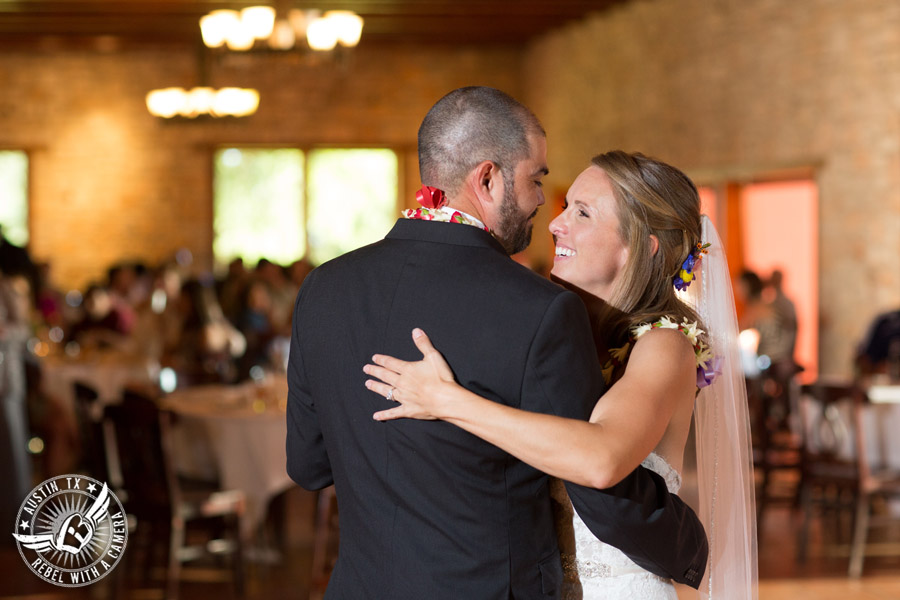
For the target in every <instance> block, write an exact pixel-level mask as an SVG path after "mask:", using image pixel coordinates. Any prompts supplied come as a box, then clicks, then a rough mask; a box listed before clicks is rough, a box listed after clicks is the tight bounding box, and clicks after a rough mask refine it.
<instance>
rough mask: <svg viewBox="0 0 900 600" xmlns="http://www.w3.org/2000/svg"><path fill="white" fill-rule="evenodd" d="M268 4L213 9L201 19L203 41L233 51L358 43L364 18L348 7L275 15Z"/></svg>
mask: <svg viewBox="0 0 900 600" xmlns="http://www.w3.org/2000/svg"><path fill="white" fill-rule="evenodd" d="M276 16H277V15H276V12H275V9H274V8H273V7H271V6H249V7H247V8H244V9H242V10H240V11H237V10H228V9H223V10H214V11H212V12H211V13H209V14H207V15H205V16H204V17H202V18H201V19H200V32H201V34H202V36H203V43H204V44H205V45H206V46H207V47H209V48H220V47H222V46H224V47H226V48H228V49H229V50H234V51H246V50H251V49H254V48H256V47H260V46H261V47H267V48H269V49H271V50H290V49H292V48H295V47H296V46H297V44H298V40H304V39H305V40H306V45H308V46H309V48H310V49H312V50H317V51H327V50H332V49H334V47H335V46H337V45H338V44H340V45H341V46H345V47H348V48H352V47H354V46H356V45H357V44H358V43H359V38H360V36H361V35H362V28H363V19H362V17H360V16H359V15H357V14H356V13H354V12H352V11H349V10H330V11H327V12H325V13H324V14H322V11H320V10H299V9H291V10H290V11H288V12H287V14H286V15H285V16H284V17H283V18H276Z"/></svg>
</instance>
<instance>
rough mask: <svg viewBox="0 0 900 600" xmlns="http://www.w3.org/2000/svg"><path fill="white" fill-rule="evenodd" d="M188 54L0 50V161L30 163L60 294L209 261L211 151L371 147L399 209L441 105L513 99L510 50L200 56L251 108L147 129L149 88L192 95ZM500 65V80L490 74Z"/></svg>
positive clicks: (36, 207)
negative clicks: (142, 268)
mask: <svg viewBox="0 0 900 600" xmlns="http://www.w3.org/2000/svg"><path fill="white" fill-rule="evenodd" d="M197 56H198V55H197V53H196V51H195V50H194V49H177V48H175V49H171V48H170V49H161V48H137V49H124V50H123V49H120V50H114V49H112V48H107V49H105V50H89V49H72V48H59V49H49V50H41V51H27V52H26V51H10V50H6V51H0V148H24V149H27V150H28V151H29V153H30V159H31V191H30V211H31V212H30V232H31V249H32V251H33V253H34V255H35V256H36V257H37V258H38V259H40V260H49V261H51V262H52V264H53V270H54V278H55V280H56V281H57V283H58V284H60V285H62V286H64V287H67V288H68V287H81V286H84V285H85V284H86V283H87V282H89V281H91V280H93V279H97V278H101V277H102V276H103V274H104V273H105V269H106V268H107V267H108V266H109V265H111V264H112V263H114V262H116V261H118V260H122V259H143V260H145V261H148V262H149V263H151V264H153V263H156V262H158V261H160V260H162V259H165V258H168V257H170V256H171V255H172V254H173V253H174V251H175V250H176V249H178V248H180V247H186V248H189V249H190V250H191V251H192V252H193V254H194V257H195V260H196V262H197V264H198V265H199V267H200V268H209V266H210V265H211V262H212V256H211V253H212V249H211V246H212V209H211V205H212V199H211V198H212V190H211V169H212V162H211V157H212V152H213V149H214V148H215V146H217V145H221V144H285V145H301V146H309V145H315V144H338V145H340V144H347V145H354V144H363V145H365V144H371V145H386V146H390V147H394V148H396V149H397V150H398V151H400V153H401V163H400V164H401V170H402V174H401V182H402V183H401V193H400V196H401V199H400V200H399V202H400V203H401V204H403V203H405V202H407V196H410V195H411V194H412V192H410V191H409V190H415V189H416V187H417V182H418V180H419V176H418V166H417V163H416V160H415V145H416V131H417V129H418V126H419V123H420V122H421V119H422V117H423V116H424V115H425V113H426V112H427V110H428V108H429V107H430V106H431V105H432V104H433V103H434V102H435V101H436V100H437V99H438V98H440V97H441V96H442V95H443V94H445V93H446V92H448V91H450V90H452V89H454V88H456V87H459V86H462V85H472V84H484V85H493V86H496V87H500V88H502V89H505V90H508V91H510V92H511V93H513V94H516V93H518V91H519V90H518V82H519V73H518V69H517V64H518V60H519V52H518V51H515V50H510V49H479V50H474V49H465V48H464V49H449V48H433V49H427V48H420V47H412V46H408V47H378V46H366V45H365V44H361V45H360V46H359V47H358V48H357V49H356V50H355V51H353V52H352V53H348V54H347V55H345V56H343V60H322V59H315V58H314V57H312V56H307V57H302V56H300V55H297V54H291V55H281V56H277V55H271V54H269V55H255V56H249V55H230V56H228V55H213V56H211V57H208V58H207V60H206V63H205V66H204V68H205V70H206V72H207V78H208V79H207V82H208V83H209V84H210V85H213V86H217V87H219V86H226V85H238V86H243V87H255V88H257V89H259V91H260V95H261V101H260V108H259V110H258V112H257V113H256V114H255V115H253V116H252V117H249V118H245V119H233V120H230V121H214V120H209V121H203V122H187V121H181V122H172V121H164V120H161V119H157V118H154V117H152V116H151V115H150V114H149V113H148V112H147V109H146V107H145V103H144V96H145V94H146V93H147V92H148V91H149V90H151V89H154V88H159V87H169V86H181V87H186V88H190V87H193V86H195V85H199V84H200V83H201V81H200V71H201V65H200V63H199V61H198V59H197ZM498 66H502V67H503V68H502V69H500V68H497V67H498Z"/></svg>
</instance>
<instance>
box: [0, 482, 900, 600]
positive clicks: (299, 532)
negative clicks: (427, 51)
mask: <svg viewBox="0 0 900 600" xmlns="http://www.w3.org/2000/svg"><path fill="white" fill-rule="evenodd" d="M285 500H286V503H285V506H286V507H287V514H286V519H285V521H286V535H285V540H286V542H285V544H284V546H283V548H282V552H281V556H280V560H279V561H277V562H267V561H265V560H263V561H260V560H254V561H250V562H249V565H248V585H247V591H246V595H245V598H247V599H248V600H263V599H265V600H269V599H276V600H277V599H282V598H284V599H295V600H307V599H309V598H310V590H309V584H310V570H311V566H312V539H313V536H312V522H313V517H314V511H315V496H314V495H313V494H310V493H308V492H305V491H303V490H300V489H292V490H290V491H289V492H288V493H287V495H286V497H285ZM848 525H849V524H848V523H844V524H843V527H842V529H843V530H844V533H846V530H847V529H848ZM799 526H800V518H799V515H797V514H796V513H795V512H794V511H792V510H791V509H790V508H787V507H781V508H773V509H770V510H769V511H768V513H767V514H766V515H765V520H764V523H763V527H762V530H761V531H762V535H761V537H760V552H759V572H760V586H759V598H760V600H888V599H891V600H900V558H887V557H880V558H879V557H875V558H867V559H866V563H865V573H864V576H863V578H862V579H860V580H857V581H851V580H848V579H847V577H846V572H847V558H846V557H842V556H837V555H832V553H830V552H829V551H828V548H830V547H831V546H830V545H829V544H826V540H828V539H830V534H829V531H832V530H835V531H837V530H838V529H839V528H837V527H836V524H835V523H823V522H821V520H817V521H816V522H814V523H813V527H812V528H811V535H810V546H809V558H808V560H807V562H806V563H805V564H803V565H800V564H797V561H796V560H795V556H796V537H797V536H796V534H797V531H798V528H799ZM835 535H836V534H835ZM888 535H889V536H890V537H891V538H892V539H893V540H894V541H900V530H897V531H893V532H889V533H888ZM263 542H264V543H265V540H263ZM0 543H5V542H4V541H3V540H0ZM123 567H125V565H124V564H122V565H120V566H119V568H123ZM114 574H115V573H114ZM153 575H157V576H161V575H162V573H161V572H160V573H156V574H153ZM107 579H111V578H107ZM107 579H104V580H102V581H100V582H98V583H96V584H94V585H91V586H88V587H86V588H71V589H64V588H59V587H56V586H53V585H51V584H48V583H45V582H42V581H40V580H38V578H37V577H36V576H35V575H33V574H32V573H31V572H30V571H29V570H28V568H27V567H26V566H25V564H24V563H23V562H22V559H21V557H20V556H19V555H18V552H17V551H16V550H15V549H14V548H13V547H9V546H8V545H6V546H3V547H0V598H4V599H10V598H22V599H23V600H24V599H28V600H87V599H90V600H94V599H96V600H103V599H107V598H109V599H112V598H116V597H118V598H125V599H133V600H145V599H146V600H159V599H161V598H162V597H163V594H162V591H161V583H159V584H157V585H153V584H151V585H146V586H144V587H143V588H139V589H127V590H126V591H125V592H124V593H121V594H119V595H118V596H116V595H115V594H114V593H113V585H112V581H107ZM152 579H153V577H151V580H152ZM157 581H158V582H159V581H161V577H157ZM128 587H134V586H133V585H131V584H129V585H128ZM180 589H181V598H182V599H183V600H195V599H196V600H206V599H214V600H232V599H234V600H237V595H236V594H235V592H234V589H233V586H232V584H231V583H230V582H229V581H223V580H221V578H219V577H217V576H216V575H215V572H213V571H210V570H208V569H206V570H204V569H191V570H189V571H187V572H186V577H185V579H184V580H183V582H182V584H181V588H180ZM679 597H680V598H681V599H682V600H683V599H686V598H692V597H696V595H693V596H692V595H690V594H687V593H684V594H679ZM461 600H462V599H461ZM465 600H468V599H465ZM722 600H727V598H723V599H722Z"/></svg>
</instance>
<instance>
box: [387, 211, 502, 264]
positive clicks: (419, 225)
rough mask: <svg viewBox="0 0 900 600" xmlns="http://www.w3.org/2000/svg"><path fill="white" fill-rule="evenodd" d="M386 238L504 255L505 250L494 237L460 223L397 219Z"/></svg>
mask: <svg viewBox="0 0 900 600" xmlns="http://www.w3.org/2000/svg"><path fill="white" fill-rule="evenodd" d="M386 238H387V239H393V240H413V241H419V242H434V243H438V244H452V245H456V246H475V247H480V248H490V249H492V250H496V251H497V252H500V253H502V254H503V255H504V256H505V255H506V250H504V249H503V246H501V245H500V242H498V241H497V240H495V239H494V236H492V235H491V234H489V233H488V232H486V231H484V230H483V229H479V228H478V227H472V226H471V225H463V224H461V223H443V222H439V221H422V220H419V219H398V220H397V222H396V223H395V224H394V227H393V228H392V229H391V230H390V232H388V234H387V236H386Z"/></svg>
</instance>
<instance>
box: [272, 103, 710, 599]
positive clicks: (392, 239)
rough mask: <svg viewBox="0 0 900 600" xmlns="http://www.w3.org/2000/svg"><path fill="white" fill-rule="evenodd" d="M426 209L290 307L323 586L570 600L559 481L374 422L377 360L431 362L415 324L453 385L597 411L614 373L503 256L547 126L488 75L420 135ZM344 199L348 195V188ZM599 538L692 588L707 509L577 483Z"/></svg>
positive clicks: (294, 385)
mask: <svg viewBox="0 0 900 600" xmlns="http://www.w3.org/2000/svg"><path fill="white" fill-rule="evenodd" d="M419 163H420V171H421V175H422V180H423V183H425V184H426V186H427V187H423V190H422V191H421V193H420V197H421V201H422V203H423V208H421V209H418V210H411V211H406V213H405V214H404V217H405V218H403V219H400V220H398V221H397V223H396V224H395V226H394V227H393V229H392V230H391V231H390V232H389V233H388V235H387V236H386V237H385V239H384V240H382V241H380V242H377V243H375V244H372V245H370V246H367V247H364V248H361V249H359V250H357V251H355V252H351V253H349V254H346V255H344V256H342V257H340V258H338V259H335V260H333V261H330V262H328V263H326V264H324V265H322V266H320V267H319V268H317V269H316V270H314V271H313V272H312V273H311V274H310V275H309V276H308V277H307V279H306V280H305V282H304V284H303V287H302V289H301V291H300V294H299V295H298V298H297V303H296V307H295V311H294V320H293V332H292V340H291V352H290V362H289V367H288V382H289V397H288V414H287V421H288V423H287V424H288V438H287V468H288V472H289V474H290V475H291V477H292V478H293V479H294V480H295V481H297V482H298V483H299V484H300V485H302V486H303V487H306V488H307V489H319V488H322V487H325V486H327V485H330V484H332V483H334V485H335V489H336V493H337V497H338V503H339V507H340V518H341V540H340V552H339V557H338V561H337V564H336V566H335V569H334V571H333V573H332V576H331V580H330V583H329V587H328V591H327V593H326V597H327V598H354V599H356V598H373V599H378V600H383V599H385V598H390V599H392V600H393V599H406V598H409V599H416V600H418V599H420V598H425V597H427V598H434V599H442V598H446V599H448V600H457V599H459V598H479V599H480V598H484V599H495V598H496V599H498V600H506V599H508V598H517V599H518V598H535V599H536V598H558V597H560V593H561V589H562V580H563V572H562V571H563V569H562V564H561V560H560V555H559V550H558V546H557V537H556V531H555V527H554V516H553V511H552V504H551V497H550V492H549V488H550V486H549V481H548V477H547V475H546V474H544V473H543V472H541V471H540V470H538V469H536V468H534V467H533V466H531V465H529V464H527V463H525V462H523V461H521V460H519V459H518V458H516V457H514V456H513V455H511V454H510V453H508V452H507V451H505V450H502V449H500V448H498V447H497V446H496V445H494V444H491V443H489V442H487V441H484V440H482V439H480V438H478V437H476V436H474V435H472V434H471V433H469V432H467V431H465V430H463V429H461V428H459V427H457V426H455V425H452V424H450V423H447V422H442V421H430V422H423V421H416V420H411V419H403V420H398V421H392V422H389V423H382V422H377V421H375V420H373V419H372V414H373V413H376V412H380V411H384V410H387V409H390V408H392V407H394V406H396V405H395V404H394V402H393V401H391V400H388V399H387V398H385V397H382V396H379V395H376V394H372V393H371V392H368V391H367V390H366V388H365V381H366V379H367V377H366V374H365V373H363V371H362V368H361V367H362V365H364V364H365V363H367V362H369V360H370V358H371V356H372V355H373V354H376V353H386V354H390V355H392V356H396V357H398V358H401V359H405V360H414V359H415V358H417V356H420V355H419V354H418V352H417V349H416V347H415V346H414V345H413V343H412V341H411V339H410V331H411V330H412V329H413V328H414V327H422V328H423V329H424V330H425V331H427V332H428V334H429V335H430V336H431V337H432V339H433V340H434V341H435V344H438V345H439V348H440V350H441V352H442V353H443V355H444V356H445V357H446V358H447V360H448V362H449V363H450V364H451V365H452V366H453V370H454V375H455V378H456V381H457V382H459V384H460V385H461V386H463V387H464V388H466V389H468V390H471V391H473V392H476V393H477V394H479V395H480V396H483V397H485V398H486V399H488V400H489V401H491V402H494V403H497V404H499V405H503V406H509V407H514V408H521V409H524V410H526V411H530V412H538V413H546V414H552V415H557V416H560V417H566V418H569V419H578V420H582V421H586V420H587V419H588V417H589V416H590V414H591V411H592V409H593V408H594V405H595V404H596V402H597V398H598V397H600V396H601V393H602V392H603V391H604V388H605V385H604V383H603V377H602V375H601V365H600V364H599V361H598V358H597V352H596V349H595V346H594V343H593V339H592V335H591V330H590V324H589V320H588V316H587V313H586V310H585V308H584V305H583V303H582V302H581V300H580V299H579V298H578V296H577V295H575V294H574V293H572V292H571V291H567V290H565V289H563V288H561V287H559V286H558V285H556V284H554V283H552V282H550V281H547V280H546V279H543V278H541V277H539V276H537V275H536V274H534V273H532V272H530V271H529V270H528V269H526V268H524V267H522V266H521V265H518V264H517V263H515V262H514V261H512V260H510V259H509V254H512V253H515V252H518V251H520V250H522V249H524V248H525V247H526V246H527V245H528V243H529V241H530V237H531V229H532V223H531V221H532V219H533V217H534V215H535V214H536V213H537V210H538V209H539V207H540V206H541V205H542V204H543V203H544V197H543V191H542V189H541V179H542V178H543V176H544V175H546V173H547V172H548V165H547V162H546V139H545V136H544V132H543V129H542V128H541V125H540V123H539V122H538V120H537V119H536V118H535V117H534V115H533V114H532V113H531V112H530V111H529V110H528V109H527V108H525V107H524V106H522V105H521V104H519V103H518V102H516V101H515V100H513V99H512V98H510V97H509V96H507V95H506V94H504V93H502V92H499V91H498V90H494V89H491V88H479V87H475V88H461V89H459V90H455V91H454V92H451V93H450V94H448V95H447V96H445V97H444V98H442V99H441V100H440V101H439V102H438V103H437V104H436V105H435V106H434V107H432V109H431V110H430V111H429V113H428V115H427V116H426V117H425V120H424V121H423V123H422V126H421V127H420V129H419ZM336 201H338V202H339V199H336ZM570 491H573V493H572V496H573V503H574V504H575V508H576V509H577V511H578V513H579V515H580V516H581V517H582V519H583V520H584V522H585V523H586V524H587V526H588V527H590V529H591V530H592V531H594V532H595V534H596V535H598V536H600V537H601V538H602V539H604V540H605V541H607V542H609V543H610V544H612V545H613V546H616V547H619V548H623V549H624V550H625V552H626V554H628V556H629V557H631V559H632V560H634V561H635V562H636V563H637V564H640V565H641V566H642V567H644V568H645V569H647V570H649V571H652V572H653V573H655V574H656V575H658V576H661V577H665V578H671V579H674V580H677V581H681V582H685V583H688V584H692V585H694V586H697V585H698V584H699V581H700V577H701V576H702V573H703V571H704V568H705V564H706V557H707V542H706V538H705V534H704V530H703V527H702V525H701V524H700V522H699V520H698V518H697V517H696V515H695V514H694V513H693V511H691V510H690V509H689V508H688V507H687V506H686V505H685V504H684V503H683V502H682V501H681V500H680V499H679V498H678V497H677V496H675V495H673V494H670V493H669V491H668V489H667V487H666V484H665V482H664V480H663V479H662V478H661V477H659V476H658V475H657V474H655V473H653V472H651V471H650V470H647V469H645V468H643V467H638V468H637V469H635V470H633V471H631V472H630V473H629V474H627V475H626V476H625V477H624V479H623V480H622V481H621V482H620V483H619V484H617V485H615V486H613V487H612V488H610V489H608V490H604V491H600V490H596V489H591V488H588V487H579V486H573V487H572V488H571V490H570Z"/></svg>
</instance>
